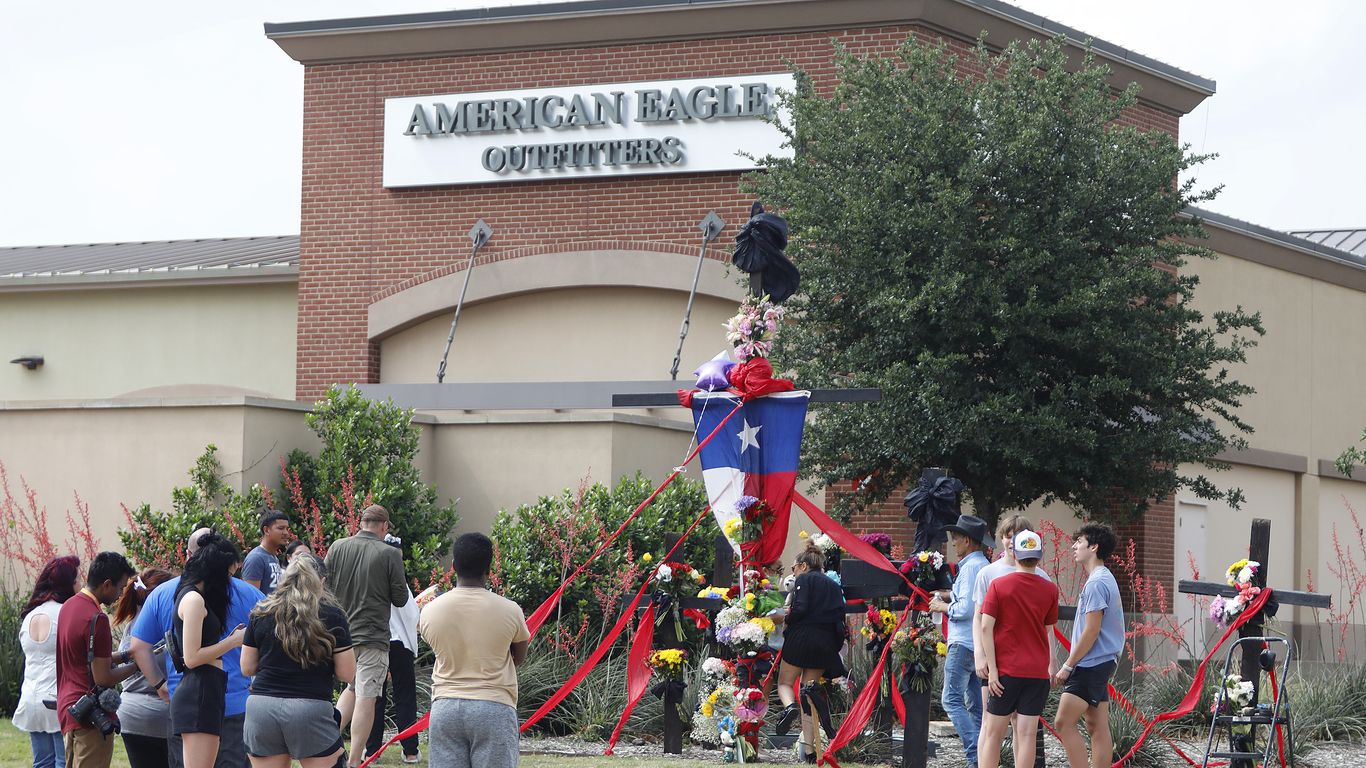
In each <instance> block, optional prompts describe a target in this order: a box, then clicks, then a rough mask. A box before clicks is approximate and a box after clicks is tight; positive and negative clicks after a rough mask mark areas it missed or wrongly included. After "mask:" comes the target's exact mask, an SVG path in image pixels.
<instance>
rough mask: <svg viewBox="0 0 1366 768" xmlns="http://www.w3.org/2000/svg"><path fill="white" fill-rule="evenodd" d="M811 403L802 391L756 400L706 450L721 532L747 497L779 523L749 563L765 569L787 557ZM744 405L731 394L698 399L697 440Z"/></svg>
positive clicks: (706, 474) (705, 473) (710, 494)
mask: <svg viewBox="0 0 1366 768" xmlns="http://www.w3.org/2000/svg"><path fill="white" fill-rule="evenodd" d="M810 399H811V393H810V392H805V391H797V392H779V393H776V394H772V395H766V396H764V397H759V398H755V399H753V400H750V401H749V402H747V403H745V404H744V406H742V407H741V409H740V412H739V413H737V414H735V415H734V416H732V417H731V418H730V420H729V421H727V422H726V424H725V426H723V427H721V431H720V432H718V433H717V435H716V437H714V438H712V440H711V442H709V443H707V445H706V446H704V447H703V448H702V456H701V460H702V480H703V482H704V483H705V484H706V486H707V498H708V500H709V501H710V502H711V509H712V514H714V515H716V524H717V525H719V526H721V530H723V531H724V530H725V529H726V521H728V520H731V519H732V518H736V517H739V513H737V512H736V511H735V502H736V501H737V500H738V499H739V498H740V497H741V496H754V497H755V498H758V499H761V500H763V501H766V502H768V506H769V508H770V509H772V510H773V513H774V515H775V520H774V523H773V525H772V526H770V528H769V529H768V530H767V531H765V532H764V535H763V538H762V539H760V541H759V545H758V547H757V548H756V551H755V552H753V553H752V554H748V556H747V557H746V558H745V561H746V562H748V563H751V564H755V565H762V564H765V563H769V562H772V561H774V560H777V559H778V558H780V557H781V556H782V552H783V545H784V544H785V543H786V542H787V521H788V517H789V515H790V512H791V510H792V490H793V486H795V485H796V482H797V462H798V459H799V458H800V455H801V448H802V428H803V426H804V425H805V423H806V404H807V401H809V400H810ZM739 402H740V400H739V398H738V397H736V396H735V395H733V394H731V393H728V392H695V393H693V397H692V414H693V422H694V423H695V424H696V425H697V434H698V435H709V434H711V433H712V431H713V430H714V429H716V425H717V424H718V423H720V422H721V420H722V419H724V418H725V417H726V415H727V414H728V413H730V412H731V411H732V410H733V409H734V408H735V406H736V405H737V404H738V403H739Z"/></svg>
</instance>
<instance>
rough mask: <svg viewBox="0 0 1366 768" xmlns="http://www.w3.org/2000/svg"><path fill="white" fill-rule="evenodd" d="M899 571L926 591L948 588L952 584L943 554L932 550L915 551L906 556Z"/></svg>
mask: <svg viewBox="0 0 1366 768" xmlns="http://www.w3.org/2000/svg"><path fill="white" fill-rule="evenodd" d="M901 573H902V574H903V575H904V576H905V577H906V578H907V579H908V580H909V581H910V582H911V583H912V584H914V585H916V586H917V587H920V588H921V589H923V590H925V591H926V592H932V591H934V590H936V589H948V588H949V587H951V586H952V584H953V582H952V581H951V580H950V579H949V569H948V565H947V563H946V562H945V561H944V555H943V554H941V553H939V552H936V551H934V550H928V551H924V552H917V553H915V554H914V555H911V556H910V557H908V558H906V562H904V563H902V564H901Z"/></svg>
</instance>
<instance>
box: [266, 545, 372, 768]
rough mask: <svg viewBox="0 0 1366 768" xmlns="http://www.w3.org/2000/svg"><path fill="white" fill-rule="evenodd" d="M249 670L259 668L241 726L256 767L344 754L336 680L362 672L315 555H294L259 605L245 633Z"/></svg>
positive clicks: (283, 766) (309, 764)
mask: <svg viewBox="0 0 1366 768" xmlns="http://www.w3.org/2000/svg"><path fill="white" fill-rule="evenodd" d="M242 674H244V675H248V676H253V675H254V676H255V680H254V681H253V682H252V686H251V695H250V696H248V697H247V717H246V723H245V724H244V727H243V731H242V738H243V741H245V742H246V746H247V756H248V757H249V758H250V759H251V764H252V766H254V768H288V766H289V762H290V760H291V759H293V760H298V761H299V764H300V765H301V766H303V768H330V767H331V766H333V765H335V764H336V762H337V759H338V758H339V757H340V756H341V754H342V739H341V734H340V733H338V732H337V723H336V721H335V720H333V719H332V712H333V710H332V680H333V678H336V679H339V680H341V681H342V682H345V683H350V682H352V681H353V680H354V679H355V677H356V654H355V652H354V651H353V650H352V648H351V632H350V629H349V627H348V624H347V620H346V614H345V612H343V611H342V609H341V607H340V606H339V605H337V602H336V599H335V598H333V597H332V595H331V593H330V592H328V591H327V589H326V588H325V587H324V586H323V580H322V576H321V575H320V574H319V573H318V569H317V566H316V565H314V562H313V559H312V558H300V559H298V560H294V561H292V562H290V564H289V566H288V567H287V568H285V570H284V572H283V573H282V574H280V578H279V580H278V582H277V583H276V586H275V590H274V591H273V592H271V593H270V595H268V596H267V597H266V599H264V600H262V601H261V602H260V603H258V604H257V605H256V607H255V608H254V609H253V610H252V612H251V619H250V620H249V621H248V623H247V632H246V635H245V636H244V637H243V639H242Z"/></svg>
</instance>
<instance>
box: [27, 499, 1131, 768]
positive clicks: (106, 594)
mask: <svg viewBox="0 0 1366 768" xmlns="http://www.w3.org/2000/svg"><path fill="white" fill-rule="evenodd" d="M948 529H949V532H950V533H949V535H950V542H951V546H952V548H953V549H954V552H955V554H956V555H957V557H958V565H957V572H956V575H955V577H954V580H953V582H952V588H951V589H948V590H941V591H938V592H936V593H935V594H934V595H933V599H931V600H930V601H929V604H928V609H929V610H930V611H933V612H940V613H944V614H946V619H947V626H948V633H947V637H946V641H947V646H948V652H947V655H946V657H945V661H944V688H943V695H942V699H941V700H942V703H943V706H944V710H945V712H946V713H947V714H948V716H949V718H950V719H951V720H952V721H953V724H954V727H955V729H956V731H957V734H958V737H959V738H960V739H961V741H962V745H963V750H964V754H965V756H966V758H967V762H968V764H969V765H970V766H976V767H977V768H985V767H986V766H997V765H998V764H999V754H1000V748H1001V744H1002V741H1003V740H1004V737H1005V735H1006V732H1007V730H1009V729H1011V728H1012V727H1013V728H1014V732H1015V738H1014V739H1013V744H1014V764H1015V765H1016V766H1020V768H1028V767H1029V766H1031V765H1033V762H1034V756H1035V745H1036V741H1037V739H1039V738H1041V732H1042V728H1043V725H1042V721H1041V716H1042V715H1043V710H1044V706H1045V703H1046V701H1047V699H1048V693H1049V689H1050V687H1057V686H1061V687H1062V694H1061V699H1060V701H1059V704H1058V707H1057V712H1056V714H1055V715H1054V725H1055V727H1056V730H1057V732H1058V734H1059V738H1060V739H1061V741H1062V743H1063V746H1064V748H1065V750H1066V752H1067V756H1068V762H1069V764H1070V766H1071V768H1086V766H1088V765H1092V764H1094V768H1102V767H1103V766H1108V765H1109V761H1110V752H1111V738H1110V733H1109V724H1108V723H1109V721H1108V707H1109V696H1108V694H1107V686H1108V683H1109V680H1110V678H1111V676H1112V675H1113V674H1114V672H1115V667H1116V664H1117V661H1118V658H1119V654H1120V652H1121V651H1122V649H1123V645H1124V613H1123V608H1122V606H1121V603H1120V594H1119V586H1118V583H1117V582H1116V580H1115V578H1114V575H1113V574H1111V573H1110V571H1109V569H1108V568H1106V566H1105V561H1106V559H1107V558H1108V557H1110V555H1111V554H1112V553H1113V552H1114V550H1115V546H1116V539H1115V535H1114V532H1113V531H1111V530H1110V528H1108V527H1107V526H1104V525H1101V524H1097V523H1088V524H1086V525H1084V526H1082V527H1081V528H1080V529H1079V530H1078V531H1077V533H1076V535H1075V537H1074V538H1075V540H1074V543H1073V545H1072V555H1073V558H1074V560H1075V562H1076V563H1077V564H1078V565H1079V566H1080V567H1081V568H1082V569H1083V570H1084V571H1085V573H1086V575H1087V578H1086V582H1085V585H1084V586H1083V587H1082V590H1081V594H1080V597H1079V599H1078V601H1077V614H1076V619H1075V620H1074V621H1073V624H1072V637H1071V643H1070V650H1069V651H1068V652H1067V653H1066V654H1063V653H1059V652H1055V643H1054V640H1053V627H1054V625H1055V624H1056V623H1057V620H1058V603H1059V591H1058V588H1057V587H1056V586H1055V585H1054V584H1053V582H1052V581H1051V580H1050V578H1049V576H1048V574H1047V573H1045V572H1044V571H1043V569H1042V568H1040V567H1039V563H1040V561H1041V559H1042V557H1043V539H1042V537H1041V536H1039V534H1037V533H1035V532H1034V530H1033V524H1032V523H1030V521H1029V520H1027V519H1025V518H1024V517H1022V516H1020V515H1007V516H1005V517H1003V518H1002V519H1001V521H1000V523H999V525H998V526H997V528H996V531H995V537H996V539H997V540H1000V541H1001V542H1002V546H1001V547H1000V548H999V550H1000V555H999V558H998V559H997V560H996V561H995V562H988V560H987V556H986V553H987V552H988V551H989V550H992V549H996V548H997V547H996V540H994V539H993V538H992V536H991V535H990V533H989V530H988V526H987V524H986V523H985V522H984V521H982V520H980V519H978V518H976V517H973V516H971V515H963V516H961V517H960V518H959V520H958V522H957V523H956V524H955V525H952V526H949V527H948ZM259 532H260V541H259V544H258V546H256V547H255V548H253V549H252V550H251V551H250V552H248V553H247V554H246V556H245V557H243V555H242V553H241V552H240V550H239V549H238V547H237V546H236V545H235V544H234V543H233V542H232V541H231V540H229V539H227V538H226V537H224V536H222V535H220V534H218V533H215V532H213V531H211V530H209V529H206V528H205V529H199V530H196V531H195V532H194V533H192V534H191V535H190V537H189V539H188V541H187V542H186V551H187V552H188V557H187V559H186V561H185V564H184V568H183V571H182V573H181V574H180V575H176V574H173V573H170V572H168V571H165V570H161V569H156V568H149V569H146V570H143V571H141V572H138V571H136V570H135V569H134V568H133V566H132V565H131V564H130V563H129V562H128V560H127V559H126V558H125V557H124V556H123V555H121V554H118V553H116V552H102V553H100V554H98V555H97V556H96V557H95V558H94V560H93V561H92V562H91V563H90V564H89V565H88V567H87V568H86V570H85V576H84V581H83V582H82V581H81V575H80V574H81V563H80V561H79V560H78V559H77V558H75V557H70V556H68V557H58V558H55V559H53V560H52V561H51V562H49V563H48V564H47V565H46V567H44V568H43V570H42V572H41V573H40V574H39V577H38V579H37V582H36V584H35V585H34V588H33V592H32V596H31V597H30V599H29V601H28V603H27V604H26V605H25V606H24V609H23V611H22V614H21V620H20V628H19V640H20V645H21V648H22V650H23V652H24V655H25V672H24V680H23V684H22V687H21V691H20V698H19V703H18V707H17V709H16V710H15V713H14V719H13V722H14V725H15V726H16V727H18V728H20V729H21V730H24V731H26V732H28V734H29V736H30V742H31V746H32V750H33V765H34V768H53V767H54V766H56V767H57V768H62V767H63V766H71V768H88V767H91V766H95V767H99V768H103V767H104V766H108V765H110V762H111V760H112V757H113V752H114V743H115V742H114V739H115V738H116V737H117V738H122V740H123V744H124V749H125V752H126V753H127V756H128V761H129V763H130V765H131V766H132V768H170V767H171V766H175V767H176V768H214V767H215V766H216V767H218V768H246V766H247V765H248V764H250V765H251V766H252V767H253V768H287V767H288V766H289V765H290V763H291V761H297V762H298V763H299V764H300V765H301V766H303V768H334V766H338V767H340V766H358V765H360V763H361V762H362V761H363V760H364V759H365V758H366V757H367V756H368V755H372V754H374V753H376V752H377V751H378V750H379V748H380V745H381V744H382V742H383V734H384V713H385V711H386V700H387V698H388V692H389V690H390V688H392V690H393V698H394V701H395V709H396V721H397V723H398V725H399V727H400V728H404V727H406V726H408V725H410V724H412V723H413V722H414V721H415V720H416V718H417V712H416V680H415V675H414V659H415V656H416V653H417V637H418V636H419V635H420V636H421V637H422V638H423V639H424V640H425V641H426V642H427V644H428V645H429V646H430V647H431V649H432V651H433V652H434V655H435V666H434V668H433V670H432V706H431V711H430V732H429V744H428V751H429V755H428V758H429V762H430V764H432V765H440V766H443V767H444V766H456V767H458V768H463V767H464V766H481V767H482V766H489V767H490V768H500V767H501V766H514V765H516V764H517V760H518V724H517V711H516V705H517V671H516V667H517V666H518V665H520V664H521V663H522V662H523V661H524V660H525V658H526V653H527V644H528V641H529V639H530V636H529V633H528V631H527V626H526V620H525V617H524V615H523V613H522V610H521V608H520V607H519V606H518V605H517V604H516V603H514V602H512V601H510V600H507V599H505V598H502V597H499V596H498V595H495V594H493V593H492V592H490V591H489V590H488V589H487V586H486V583H487V579H488V576H489V572H490V570H491V568H492V566H493V543H492V542H491V541H490V540H489V538H488V537H487V536H484V535H483V534H477V533H476V534H465V535H463V536H461V537H459V538H458V539H457V540H456V541H455V543H454V545H453V546H452V548H451V559H452V564H453V567H454V570H455V574H456V583H455V587H454V589H451V590H449V591H448V592H446V593H445V594H442V595H440V596H438V597H436V598H435V599H433V600H431V601H430V602H428V603H427V604H426V605H425V606H424V607H423V608H421V609H420V610H419V607H418V605H417V603H416V601H415V599H414V597H413V593H412V591H411V590H410V589H409V588H408V585H407V580H406V578H405V574H404V569H403V557H402V552H401V550H400V546H401V541H400V540H399V539H398V538H396V537H394V536H392V535H391V534H390V531H389V513H388V511H387V510H385V509H384V508H383V507H381V506H378V505H372V506H370V507H368V508H367V509H365V510H364V512H363V513H362V515H361V518H360V529H359V530H358V531H357V532H356V534H355V535H354V536H351V537H348V538H344V539H341V540H339V541H336V542H334V543H333V544H332V545H331V546H330V547H329V548H328V549H327V552H326V559H325V560H324V559H321V558H319V557H318V556H317V555H315V554H314V553H313V552H312V550H311V549H310V548H309V546H308V545H307V544H306V543H305V542H303V541H302V540H296V539H294V537H293V535H292V532H291V531H290V526H289V519H288V517H286V516H285V515H284V514H282V513H280V512H277V511H274V510H266V511H265V512H264V514H262V516H261V518H260V526H259ZM825 568H826V563H825V558H824V553H823V552H822V551H821V550H820V549H819V548H817V547H814V546H808V547H807V548H806V549H804V550H803V551H802V552H800V553H799V554H798V555H797V557H796V559H795V561H794V563H793V568H792V574H791V575H790V576H788V577H787V579H786V580H784V581H783V582H782V583H783V585H784V590H785V591H786V592H787V601H786V604H785V605H784V606H783V607H782V608H780V609H777V610H774V611H773V612H771V613H770V614H769V618H770V619H772V620H773V621H774V622H775V625H776V626H777V627H778V628H779V630H778V631H775V632H774V633H773V634H772V636H771V638H770V641H769V642H770V644H771V646H772V650H773V651H775V652H776V651H778V650H781V664H780V667H779V669H778V674H777V681H778V696H779V699H780V700H781V702H782V704H783V705H784V706H783V707H782V708H781V709H780V710H778V715H777V718H776V723H775V725H776V730H777V731H778V732H779V733H787V732H788V731H789V730H790V729H791V728H792V726H793V725H795V724H796V723H797V722H798V720H800V722H801V735H800V737H799V738H798V740H797V751H798V756H799V758H800V759H803V760H804V761H806V762H814V761H815V757H816V754H815V750H814V749H813V748H812V745H813V744H816V743H817V730H816V729H817V728H820V729H821V730H822V731H824V735H825V738H826V739H829V738H831V737H833V735H834V732H835V729H834V725H833V723H832V722H831V718H830V708H829V703H828V701H827V700H826V698H825V694H824V690H825V689H824V686H822V685H820V684H819V681H820V680H821V679H823V678H824V679H834V678H839V677H842V676H844V675H845V667H844V663H843V660H842V658H841V655H840V652H841V648H842V647H844V646H845V643H846V640H847V637H848V628H847V624H846V621H845V601H844V595H843V591H842V589H841V587H840V585H839V583H838V582H837V581H836V580H835V579H833V578H831V577H830V576H829V575H828V574H827V572H826V570H825ZM767 575H768V576H769V577H770V578H773V579H780V578H781V577H782V566H781V564H779V563H775V564H773V565H772V566H770V568H769V572H768V574H767ZM109 607H112V619H111V618H110V616H109V615H108V614H107V613H106V608H109ZM113 628H118V629H119V631H120V642H119V643H118V646H117V649H116V648H115V644H114V640H113V637H114V636H113V632H112V629H113ZM1059 658H1062V659H1063V660H1062V661H1061V662H1059V661H1058V659H1059ZM764 677H765V678H767V675H765V676H764ZM337 681H340V682H341V683H344V684H345V689H344V690H343V692H342V693H341V694H340V696H339V697H337V698H336V701H335V703H334V691H335V686H336V684H337ZM120 684H122V693H121V694H120V693H119V692H118V691H117V688H116V686H119V685H120ZM1081 723H1084V725H1085V728H1086V730H1087V732H1088V734H1089V736H1090V746H1091V752H1090V754H1089V755H1088V751H1087V743H1086V741H1085V740H1083V738H1082V735H1081V733H1080V731H1079V730H1078V725H1079V724H1081ZM348 730H349V733H350V735H351V744H350V749H349V750H348V749H347V748H346V744H345V742H344V740H343V737H344V735H345V734H346V733H347V732H348ZM402 760H403V762H405V763H416V762H418V761H419V760H420V756H419V752H418V744H417V739H416V737H411V738H408V739H405V740H404V741H403V742H402Z"/></svg>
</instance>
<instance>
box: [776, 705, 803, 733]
mask: <svg viewBox="0 0 1366 768" xmlns="http://www.w3.org/2000/svg"><path fill="white" fill-rule="evenodd" d="M801 716H802V713H801V710H800V709H798V708H797V703H796V702H795V701H794V702H792V703H791V704H788V705H787V706H786V707H783V711H782V712H781V713H780V714H779V715H778V722H777V723H774V725H773V732H774V733H776V734H778V735H779V736H786V735H787V732H788V731H790V730H792V726H793V725H794V724H795V723H796V722H797V719H798V718H800V717H801Z"/></svg>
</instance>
